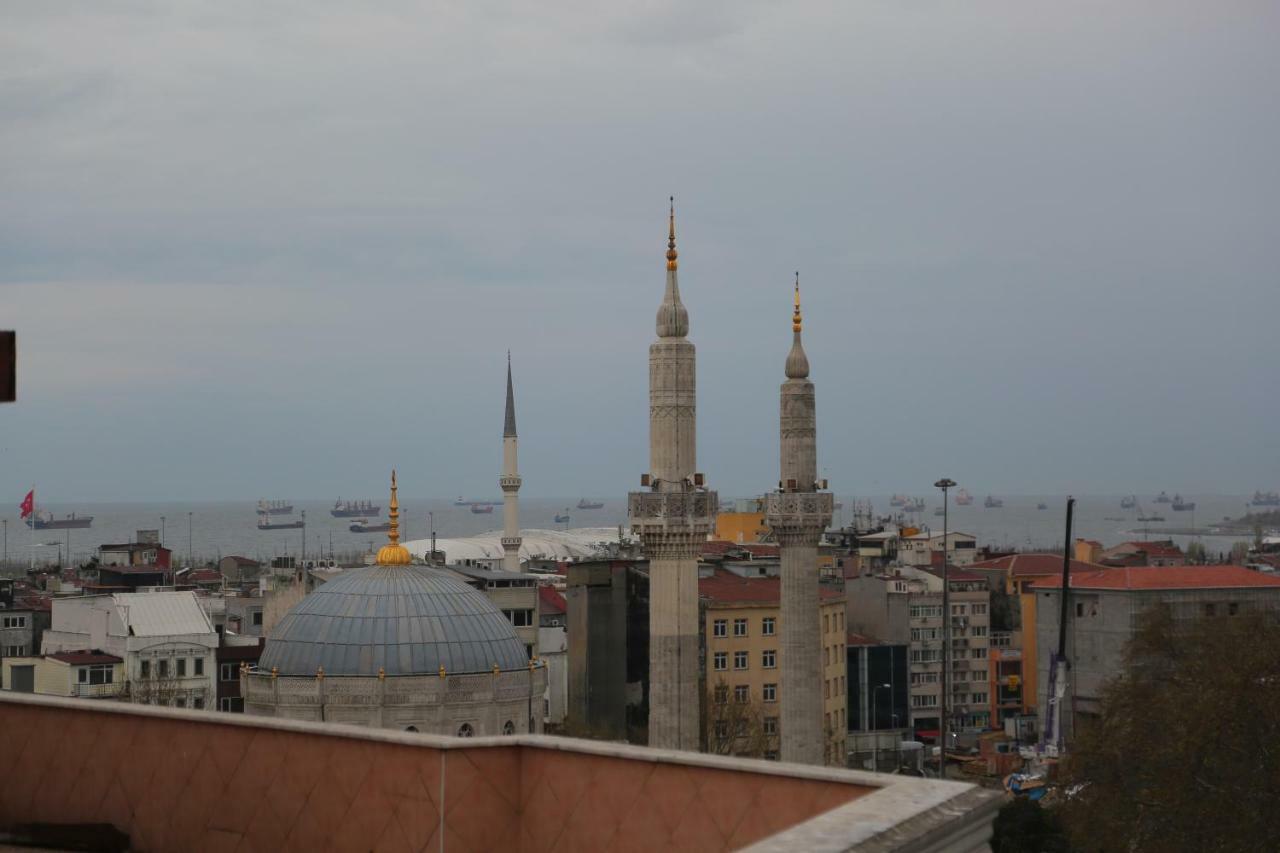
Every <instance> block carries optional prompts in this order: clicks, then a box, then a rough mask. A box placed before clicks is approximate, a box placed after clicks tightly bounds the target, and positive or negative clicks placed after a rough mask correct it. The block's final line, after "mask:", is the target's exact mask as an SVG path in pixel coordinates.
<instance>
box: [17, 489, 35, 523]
mask: <svg viewBox="0 0 1280 853" xmlns="http://www.w3.org/2000/svg"><path fill="white" fill-rule="evenodd" d="M35 508H36V490H35V489H32V490H31V491H29V492H27V496H26V497H25V498H23V499H22V503H20V504H18V509H20V510H22V516H21V518H26V517H27V516H28V515H31V513H32V511H34V510H35Z"/></svg>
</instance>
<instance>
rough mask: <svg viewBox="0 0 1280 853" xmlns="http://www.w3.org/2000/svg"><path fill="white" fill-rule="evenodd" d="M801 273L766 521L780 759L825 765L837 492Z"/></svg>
mask: <svg viewBox="0 0 1280 853" xmlns="http://www.w3.org/2000/svg"><path fill="white" fill-rule="evenodd" d="M800 327H801V320H800V274H799V273H796V301H795V313H793V314H792V316H791V329H792V341H791V352H789V353H788V354H787V363H786V376H787V380H786V381H785V382H783V383H782V394H781V407H780V415H781V424H780V427H781V428H780V430H779V439H780V441H779V444H780V446H781V470H782V478H781V480H780V482H779V483H778V491H777V492H774V493H773V494H770V495H768V496H767V497H766V500H765V523H766V524H767V525H768V526H769V528H770V529H771V530H772V531H773V535H774V537H775V539H776V541H777V542H778V544H779V545H780V546H781V550H782V606H781V613H780V617H781V623H782V624H781V625H780V626H779V627H780V629H781V632H782V649H781V658H780V660H779V662H778V667H779V685H780V691H781V694H782V695H781V696H779V697H778V699H779V704H780V705H781V709H780V710H781V715H780V716H781V719H780V721H779V723H780V725H781V728H782V731H781V737H782V749H781V753H782V754H781V758H782V760H783V761H794V762H799V763H802V764H822V763H823V757H824V752H825V750H824V745H825V742H826V735H825V733H824V732H823V730H822V727H823V719H822V713H823V711H822V676H823V672H822V660H821V651H822V633H821V631H820V627H821V626H820V623H819V620H820V616H819V613H818V540H819V538H821V536H822V532H823V531H824V530H826V528H827V525H828V524H830V523H831V508H832V498H831V495H830V494H829V493H825V492H819V491H818V490H819V489H820V488H821V489H825V488H826V483H819V482H818V451H817V428H816V424H815V419H814V393H813V383H812V382H810V381H809V359H808V357H806V356H805V354H804V346H803V345H802V344H801V342H800Z"/></svg>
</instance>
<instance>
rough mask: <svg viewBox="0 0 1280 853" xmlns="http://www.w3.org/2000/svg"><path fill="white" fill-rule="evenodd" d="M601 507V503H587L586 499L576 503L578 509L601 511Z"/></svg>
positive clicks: (602, 505)
mask: <svg viewBox="0 0 1280 853" xmlns="http://www.w3.org/2000/svg"><path fill="white" fill-rule="evenodd" d="M603 507H604V504H603V503H599V502H596V501H589V500H587V499H586V498H583V499H582V500H580V501H578V509H601V508H603Z"/></svg>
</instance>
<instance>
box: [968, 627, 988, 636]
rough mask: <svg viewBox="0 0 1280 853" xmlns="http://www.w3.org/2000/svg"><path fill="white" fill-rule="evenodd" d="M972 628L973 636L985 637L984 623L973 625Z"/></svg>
mask: <svg viewBox="0 0 1280 853" xmlns="http://www.w3.org/2000/svg"><path fill="white" fill-rule="evenodd" d="M972 630H973V636H975V637H985V636H987V626H986V625H974V626H973V629H972Z"/></svg>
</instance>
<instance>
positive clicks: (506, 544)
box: [501, 536, 524, 551]
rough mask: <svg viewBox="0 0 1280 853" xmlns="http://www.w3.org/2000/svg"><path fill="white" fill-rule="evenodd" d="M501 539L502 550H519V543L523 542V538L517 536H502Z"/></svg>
mask: <svg viewBox="0 0 1280 853" xmlns="http://www.w3.org/2000/svg"><path fill="white" fill-rule="evenodd" d="M501 541H502V549H503V550H504V551H511V550H519V549H520V543H521V542H523V541H524V539H522V538H520V537H519V536H503V537H502V540H501Z"/></svg>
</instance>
